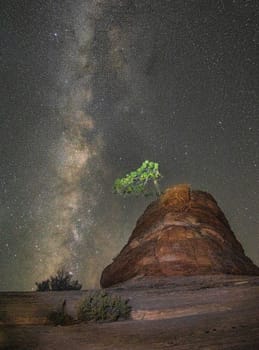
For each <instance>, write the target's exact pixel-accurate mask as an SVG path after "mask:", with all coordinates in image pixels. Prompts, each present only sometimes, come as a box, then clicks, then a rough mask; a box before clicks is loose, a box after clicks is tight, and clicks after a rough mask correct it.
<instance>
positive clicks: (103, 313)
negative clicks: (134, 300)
mask: <svg viewBox="0 0 259 350" xmlns="http://www.w3.org/2000/svg"><path fill="white" fill-rule="evenodd" d="M128 302H129V300H123V299H122V298H121V297H118V296H112V295H109V294H107V293H106V292H104V291H97V292H93V293H89V295H87V296H86V297H85V298H84V299H83V300H82V301H81V303H80V305H79V308H78V314H77V316H78V320H80V321H95V322H113V321H117V320H119V319H120V320H122V319H127V318H129V316H130V312H131V307H130V305H128Z"/></svg>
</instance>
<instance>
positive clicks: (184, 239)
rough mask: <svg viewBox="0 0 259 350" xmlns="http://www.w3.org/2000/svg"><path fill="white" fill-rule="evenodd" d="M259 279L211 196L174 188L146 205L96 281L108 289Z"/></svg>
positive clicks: (254, 267)
mask: <svg viewBox="0 0 259 350" xmlns="http://www.w3.org/2000/svg"><path fill="white" fill-rule="evenodd" d="M221 273H223V274H235V275H259V268H258V267H257V266H255V265H254V264H253V262H252V261H251V260H250V259H249V258H248V257H247V256H246V255H245V253H244V250H243V248H242V246H241V244H240V243H239V242H238V240H237V239H236V237H235V235H234V233H233V232H232V230H231V228H230V226H229V223H228V221H227V219H226V218H225V216H224V214H223V212H222V211H221V209H220V208H219V207H218V205H217V203H216V201H215V200H214V198H213V197H212V196H211V195H210V194H208V193H206V192H202V191H191V190H190V187H189V186H188V185H178V186H175V187H171V188H169V189H167V190H166V191H165V193H164V194H163V195H161V196H160V198H159V199H158V200H157V201H155V202H153V203H151V204H150V205H149V206H148V207H147V209H146V210H145V212H144V214H143V215H142V216H141V217H140V218H139V220H138V221H137V224H136V227H135V229H134V231H133V233H132V235H131V237H130V238H129V241H128V243H127V244H126V245H125V247H124V248H123V249H122V251H121V252H120V254H119V255H118V256H117V257H116V258H115V259H114V261H113V262H112V263H111V264H110V265H108V266H107V267H106V268H105V269H104V271H103V273H102V277H101V286H102V287H104V288H105V287H109V286H112V285H114V284H117V283H120V282H124V281H127V280H129V279H131V278H136V277H142V276H156V277H158V276H161V277H162V276H179V275H182V276H185V275H186V276H187V275H204V274H221Z"/></svg>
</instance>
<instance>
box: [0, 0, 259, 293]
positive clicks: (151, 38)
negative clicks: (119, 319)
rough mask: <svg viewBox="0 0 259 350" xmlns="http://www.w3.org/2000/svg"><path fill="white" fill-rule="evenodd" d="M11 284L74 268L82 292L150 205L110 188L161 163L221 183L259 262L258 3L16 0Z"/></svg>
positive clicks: (5, 125) (1, 199)
mask: <svg viewBox="0 0 259 350" xmlns="http://www.w3.org/2000/svg"><path fill="white" fill-rule="evenodd" d="M0 18H1V21H0V23H1V34H0V35H1V37H0V42H1V44H0V45H1V48H0V49H1V51H0V65H1V104H0V105H1V107H0V108H1V114H0V116H1V125H0V155H1V163H0V186H1V196H0V290H32V289H33V288H34V287H35V284H34V283H35V281H41V280H43V279H45V278H47V277H49V276H50V275H51V274H54V273H55V272H56V271H57V269H58V268H59V267H65V268H66V269H67V270H68V271H71V272H72V273H73V274H74V276H75V277H76V278H77V279H79V281H80V282H82V283H83V286H84V288H91V287H96V286H99V279H100V274H101V271H102V269H103V268H104V266H106V265H107V264H108V263H110V262H111V261H112V258H113V257H114V256H116V255H117V254H118V252H119V251H120V249H121V248H122V246H123V245H124V244H125V242H126V241H127V239H128V238H129V235H130V234H131V231H132V229H133V227H134V225H135V222H136V220H137V218H138V217H139V216H140V215H141V214H142V212H143V210H144V209H145V207H146V206H147V204H148V203H149V202H150V200H151V199H150V198H149V199H142V198H136V197H134V198H126V199H123V198H120V197H118V196H116V195H115V194H113V193H112V185H113V182H114V180H115V178H116V177H121V176H123V175H125V173H127V172H129V171H131V170H133V169H134V168H137V167H139V166H140V164H141V163H142V162H143V161H144V160H145V159H149V160H152V161H156V162H159V164H160V172H161V173H162V175H163V179H162V181H161V186H162V188H166V187H167V186H170V185H173V184H178V183H189V184H191V186H192V188H193V189H200V190H205V191H208V192H210V193H211V194H212V195H213V196H214V197H215V199H216V200H217V202H218V204H219V205H220V207H221V208H222V210H223V211H224V213H225V215H226V216H227V218H228V220H229V222H230V225H231V227H232V229H233V231H234V232H235V234H236V236H237V238H238V239H239V240H240V242H241V243H242V245H243V247H244V249H245V252H246V254H247V255H248V256H249V257H251V258H252V259H253V261H254V262H255V263H256V264H259V249H258V248H259V221H258V207H259V174H258V167H259V151H258V140H259V121H258V91H259V85H258V76H259V75H258V74H259V66H258V59H257V57H256V47H257V48H258V45H259V34H258V33H259V31H258V29H259V28H258V27H259V25H258V23H259V20H258V18H259V2H258V1H257V0H232V1H231V0H228V1H226V0H215V1H199V0H195V1H194V0H156V1H155V0H153V1H152V0H142V1H139V0H135V1H134V0H84V1H83V0H37V1H35V0H8V1H7V0H6V1H2V2H1V5H0Z"/></svg>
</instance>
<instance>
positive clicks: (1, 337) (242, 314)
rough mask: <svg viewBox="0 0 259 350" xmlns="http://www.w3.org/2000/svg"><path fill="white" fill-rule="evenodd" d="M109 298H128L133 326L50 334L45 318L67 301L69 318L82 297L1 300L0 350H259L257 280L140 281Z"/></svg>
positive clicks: (0, 296)
mask: <svg viewBox="0 0 259 350" xmlns="http://www.w3.org/2000/svg"><path fill="white" fill-rule="evenodd" d="M160 282H161V281H160ZM111 292H113V293H116V294H119V295H122V296H124V297H128V298H130V304H131V305H132V307H133V311H132V318H133V319H131V320H128V321H120V322H115V323H103V324H94V323H88V324H75V325H72V326H64V327H61V326H57V327H53V326H49V325H44V324H43V322H41V320H43V318H44V317H43V316H44V310H45V311H46V308H50V305H52V307H53V305H54V304H53V303H54V302H56V301H57V300H61V299H63V298H66V300H67V302H69V301H71V302H70V304H69V307H70V309H71V311H72V310H73V309H74V306H75V304H76V303H77V301H78V300H80V298H81V297H82V295H83V294H84V293H85V292H69V293H68V292H67V293H65V292H64V293H63V292H62V293H61V294H60V293H54V294H53V293H40V295H39V293H27V294H26V293H0V315H1V313H2V316H1V320H2V324H1V327H0V349H6V350H8V349H13V350H14V349H24V350H25V349H26V350H30V349H50V350H52V349H53V350H54V349H63V350H68V349H69V350H70V349H79V350H81V349H91V350H99V349H107V350H117V349H118V350H119V349H120V350H122V349H127V350H129V349H131V350H133V349H137V350H140V349H177V350H183V349H194V350H195V349H206V350H208V349H210V350H212V349H213V350H214V349H228V350H229V349H230V350H231V349H243V350H258V349H259V303H258V301H259V277H247V276H242V277H240V276H239V277H238V276H235V277H234V276H233V277H231V276H212V277H192V278H187V277H186V278H185V277H183V278H179V279H170V280H166V281H165V282H164V284H163V286H161V285H159V283H154V281H153V282H152V283H150V282H149V281H146V280H144V281H139V282H138V283H137V284H136V283H135V282H134V283H128V284H127V285H124V286H120V287H118V288H116V289H113V290H111ZM25 309H26V310H27V314H26V318H22V317H21V315H19V313H20V314H21V313H24V310H25ZM15 310H16V311H15ZM35 310H38V311H37V312H38V315H39V318H38V320H40V322H37V317H36V314H35V312H36V311H35ZM10 312H11V315H9V313H10ZM14 312H15V314H14ZM45 313H46V312H45ZM37 323H42V324H37Z"/></svg>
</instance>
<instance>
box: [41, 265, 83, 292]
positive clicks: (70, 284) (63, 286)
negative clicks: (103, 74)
mask: <svg viewBox="0 0 259 350" xmlns="http://www.w3.org/2000/svg"><path fill="white" fill-rule="evenodd" d="M35 284H36V286H37V291H38V292H47V291H61V290H80V289H81V288H82V285H81V284H80V283H79V282H78V281H77V280H76V281H73V280H72V275H71V274H70V273H69V272H65V271H64V270H63V269H61V270H58V272H57V274H56V276H51V277H50V279H47V280H45V281H42V282H36V283H35Z"/></svg>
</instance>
